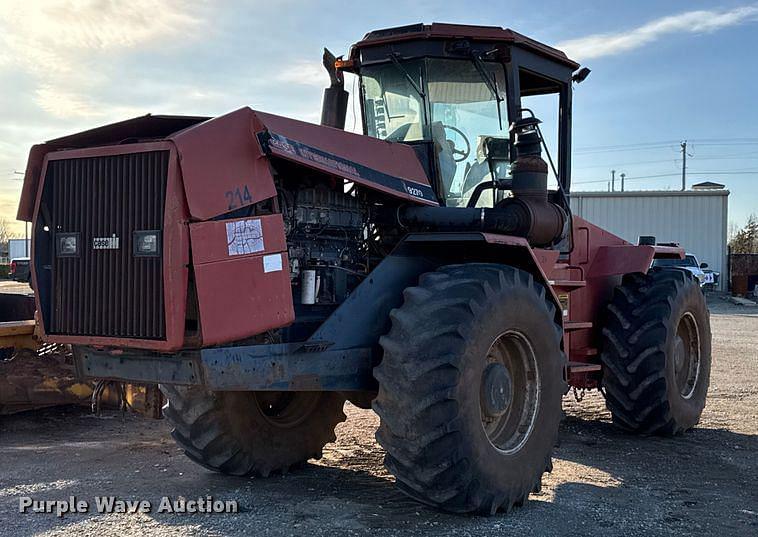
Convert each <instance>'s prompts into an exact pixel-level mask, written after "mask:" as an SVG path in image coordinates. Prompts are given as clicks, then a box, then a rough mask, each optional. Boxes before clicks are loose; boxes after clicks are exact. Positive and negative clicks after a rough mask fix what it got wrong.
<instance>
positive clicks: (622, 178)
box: [621, 173, 626, 192]
mask: <svg viewBox="0 0 758 537" xmlns="http://www.w3.org/2000/svg"><path fill="white" fill-rule="evenodd" d="M624 177H626V174H625V173H622V174H621V192H623V191H624Z"/></svg>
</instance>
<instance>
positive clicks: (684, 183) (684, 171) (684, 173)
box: [680, 140, 687, 192]
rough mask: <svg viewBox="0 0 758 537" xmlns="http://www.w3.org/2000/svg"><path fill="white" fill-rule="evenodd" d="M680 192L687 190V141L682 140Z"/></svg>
mask: <svg viewBox="0 0 758 537" xmlns="http://www.w3.org/2000/svg"><path fill="white" fill-rule="evenodd" d="M680 146H681V147H682V192H684V191H685V190H687V140H682V143H681V144H680Z"/></svg>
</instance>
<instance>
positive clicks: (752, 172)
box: [572, 169, 758, 185]
mask: <svg viewBox="0 0 758 537" xmlns="http://www.w3.org/2000/svg"><path fill="white" fill-rule="evenodd" d="M687 173H688V174H689V175H756V174H758V169H757V170H739V171H719V170H712V171H699V172H692V171H688V172H687ZM663 177H681V173H660V174H655V175H639V176H637V177H626V180H627V181H638V180H641V179H660V178H663ZM607 182H608V179H598V180H594V181H572V184H574V185H588V184H593V183H607Z"/></svg>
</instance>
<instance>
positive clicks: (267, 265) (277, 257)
mask: <svg viewBox="0 0 758 537" xmlns="http://www.w3.org/2000/svg"><path fill="white" fill-rule="evenodd" d="M280 270H282V254H273V255H264V256H263V272H277V271H280Z"/></svg>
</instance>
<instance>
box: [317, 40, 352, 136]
mask: <svg viewBox="0 0 758 537" xmlns="http://www.w3.org/2000/svg"><path fill="white" fill-rule="evenodd" d="M336 61H337V58H336V57H335V56H334V54H332V53H331V52H329V50H328V49H324V68H325V69H326V71H327V73H329V79H330V80H331V86H329V87H328V88H326V89H325V90H324V101H323V103H322V104H321V124H322V125H325V126H327V127H334V128H335V129H344V128H345V117H346V115H347V100H348V97H349V96H350V94H349V93H348V92H347V91H345V79H344V77H343V76H342V73H341V72H339V71H337V68H336V66H335V65H334V64H335V62H336Z"/></svg>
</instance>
